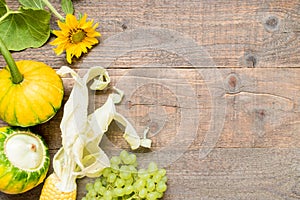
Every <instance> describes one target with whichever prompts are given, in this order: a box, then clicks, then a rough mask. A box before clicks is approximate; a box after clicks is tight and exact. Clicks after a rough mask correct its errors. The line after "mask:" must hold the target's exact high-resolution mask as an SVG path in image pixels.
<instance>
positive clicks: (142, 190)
mask: <svg viewBox="0 0 300 200" xmlns="http://www.w3.org/2000/svg"><path fill="white" fill-rule="evenodd" d="M147 194H148V191H147V190H146V188H142V189H141V190H140V191H139V197H141V198H146V196H147Z"/></svg>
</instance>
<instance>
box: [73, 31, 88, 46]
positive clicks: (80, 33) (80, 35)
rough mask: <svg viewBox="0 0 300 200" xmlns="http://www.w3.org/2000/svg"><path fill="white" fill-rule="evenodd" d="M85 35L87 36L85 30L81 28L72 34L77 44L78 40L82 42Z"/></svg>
mask: <svg viewBox="0 0 300 200" xmlns="http://www.w3.org/2000/svg"><path fill="white" fill-rule="evenodd" d="M85 37H86V34H85V32H84V31H83V30H81V29H79V30H76V32H75V33H73V34H72V36H71V41H72V42H73V43H75V44H76V43H78V42H81V41H82V40H83V39H84V38H85Z"/></svg>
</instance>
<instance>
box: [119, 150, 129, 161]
mask: <svg viewBox="0 0 300 200" xmlns="http://www.w3.org/2000/svg"><path fill="white" fill-rule="evenodd" d="M127 157H128V152H127V151H125V150H123V151H121V153H120V158H121V160H122V161H123V163H124V160H126V159H127Z"/></svg>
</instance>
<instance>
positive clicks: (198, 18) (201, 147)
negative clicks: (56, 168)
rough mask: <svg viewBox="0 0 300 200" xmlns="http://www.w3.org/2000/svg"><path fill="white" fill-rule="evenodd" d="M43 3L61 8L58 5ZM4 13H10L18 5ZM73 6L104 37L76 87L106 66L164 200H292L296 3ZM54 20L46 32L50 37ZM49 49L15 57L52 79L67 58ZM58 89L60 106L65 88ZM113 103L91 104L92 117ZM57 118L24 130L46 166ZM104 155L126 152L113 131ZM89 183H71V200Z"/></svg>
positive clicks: (299, 161) (14, 198)
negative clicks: (160, 173)
mask: <svg viewBox="0 0 300 200" xmlns="http://www.w3.org/2000/svg"><path fill="white" fill-rule="evenodd" d="M51 2H52V3H53V4H54V5H55V6H57V7H59V2H60V1H58V0H55V1H54V0H53V1H51ZM7 3H8V4H9V5H10V6H11V7H12V8H16V7H18V3H17V1H13V0H7ZM73 3H74V5H75V8H76V9H77V10H78V11H80V12H82V13H84V12H87V13H88V16H89V18H94V19H95V21H98V22H100V27H99V28H98V30H99V31H100V32H101V33H102V37H101V43H100V44H99V45H97V46H96V47H95V48H93V49H92V50H91V51H90V52H89V54H87V55H84V56H83V57H82V58H81V59H78V60H76V61H75V62H74V64H73V65H72V68H73V69H75V70H76V71H77V72H78V73H80V74H81V75H83V74H85V72H86V71H87V69H88V68H90V67H92V66H103V67H105V68H107V69H108V72H109V74H110V76H111V78H112V83H111V85H112V86H117V87H118V88H120V89H122V90H123V91H124V92H125V97H124V99H123V101H122V102H121V104H120V105H118V106H117V109H118V111H119V112H121V113H122V114H123V115H125V116H126V117H127V118H128V119H129V120H130V121H131V122H132V124H133V125H134V127H135V128H136V129H137V130H138V132H139V133H142V132H143V130H144V128H145V127H149V128H150V134H149V136H150V137H151V139H152V140H153V147H152V149H151V151H149V152H143V153H142V152H141V151H137V152H136V153H137V154H138V157H139V161H140V163H141V165H142V166H145V165H146V164H147V163H148V162H149V161H150V160H155V161H157V162H158V163H159V165H160V166H162V167H165V168H166V169H167V171H168V178H169V182H168V186H169V187H168V190H167V192H166V195H165V197H164V198H163V199H166V200H177V199H199V200H200V199H203V200H213V199H216V200H220V199H245V200H246V199H247V200H248V199H259V200H269V199H270V200H274V199H276V200H277V199H278V200H279V199H288V200H296V199H300V179H299V176H300V157H299V155H300V154H299V153H300V149H299V148H300V137H299V131H300V117H299V116H300V115H299V112H300V100H299V91H300V79H299V74H300V71H299V70H300V68H299V67H300V64H299V63H300V57H299V52H300V46H299V44H300V43H299V39H300V37H299V30H300V3H299V2H298V1H292V0H281V1H272V0H266V1H258V0H254V1H247V0H242V1H238V0H236V1H224V0H216V1H209V0H187V1H179V0H177V1H169V0H143V1H136V0H121V1H120V0H118V1H117V0H101V1H100V0H81V1H73ZM55 20H56V19H55V18H54V17H53V19H52V21H51V25H52V27H54V28H57V25H56V23H55ZM53 39H54V37H51V38H50V39H49V41H51V40H53ZM52 48H53V47H52V46H50V45H49V43H47V44H45V45H44V46H43V47H41V48H38V49H27V50H24V51H21V52H13V56H14V58H15V59H16V60H20V59H33V60H38V61H43V62H46V63H47V64H49V65H50V66H52V67H53V68H54V69H59V68H60V67H61V66H62V65H67V63H66V61H65V54H62V55H60V56H56V55H55V54H54V52H53V50H52ZM4 65H5V62H4V60H3V58H2V57H0V66H1V68H2V67H3V66H4ZM63 81H64V86H65V97H64V102H66V101H67V99H68V96H69V94H70V92H71V89H72V85H73V80H72V79H71V78H69V77H66V78H63ZM110 92H112V90H111V89H109V90H107V91H104V92H95V93H93V92H91V93H90V108H89V111H90V112H92V111H93V110H95V109H96V108H97V107H99V106H101V105H102V104H103V103H104V102H105V100H106V97H107V95H108V94H109V93H110ZM62 115H63V108H62V109H61V110H59V112H58V113H57V115H56V116H55V117H54V118H53V119H51V120H50V121H49V122H47V123H45V124H41V125H38V126H35V127H32V130H33V131H34V132H37V133H39V134H41V135H42V136H43V137H44V138H45V140H46V142H47V144H48V145H49V148H50V153H51V156H52V157H53V155H54V154H55V153H56V151H57V150H58V149H59V148H60V147H61V135H60V130H59V124H60V121H61V118H62ZM0 125H2V126H4V125H6V124H5V122H2V121H0ZM111 144H113V145H111ZM101 146H102V147H103V149H104V150H105V151H106V152H107V153H108V155H114V154H116V153H117V152H118V151H119V150H120V149H129V147H128V144H127V143H126V142H124V140H123V138H122V130H121V129H120V127H119V126H118V125H117V124H115V123H113V124H112V125H111V126H110V128H109V131H108V133H107V135H106V137H105V138H104V140H103V142H102V143H101ZM52 171H53V169H52V168H51V169H50V171H49V173H51V172H52ZM88 181H92V180H91V179H88V178H84V179H80V180H78V199H81V198H82V197H83V196H84V194H85V189H84V187H85V184H86V183H87V182H88ZM41 187H42V185H40V186H38V187H37V188H34V189H33V190H31V191H29V192H26V193H24V194H20V195H6V194H3V193H0V199H1V200H28V199H31V200H37V199H38V196H39V194H40V190H41Z"/></svg>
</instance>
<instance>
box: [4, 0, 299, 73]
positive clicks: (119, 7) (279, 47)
mask: <svg viewBox="0 0 300 200" xmlns="http://www.w3.org/2000/svg"><path fill="white" fill-rule="evenodd" d="M7 2H8V3H9V4H10V5H12V6H15V7H16V4H17V2H16V1H7ZM52 2H53V4H54V5H55V6H56V7H58V8H59V5H58V2H59V1H52ZM74 4H75V8H76V9H77V10H78V11H80V12H82V13H84V12H86V13H88V14H89V17H90V18H94V19H95V20H96V21H99V22H100V27H99V31H100V32H101V33H102V35H103V36H102V39H101V40H106V39H109V38H110V37H112V36H114V35H115V34H118V33H122V32H124V31H125V32H126V31H130V30H134V29H136V28H140V27H155V28H165V29H169V30H174V31H177V32H178V34H182V35H183V36H185V37H189V38H191V39H193V40H194V41H195V42H196V43H197V44H199V45H200V46H202V47H205V48H206V49H207V51H208V52H209V53H210V55H211V56H212V57H213V58H214V61H215V63H216V65H217V66H218V67H228V66H230V67H231V66H239V67H253V66H254V67H298V66H299V65H298V63H299V56H298V52H299V45H298V44H299V30H300V24H299V2H297V1H293V0H289V1H288V0H286V1H264V2H261V1H259V0H255V1H230V2H227V1H221V0H218V1H206V0H204V1H200V0H199V1H194V0H188V1H184V3H183V2H181V1H159V0H157V1H146V0H145V1H134V0H126V1H117V0H113V1H75V2H74ZM54 21H55V18H54V19H53V22H52V26H53V27H54V28H57V25H56V24H55V22H54ZM52 39H53V38H52ZM128 39H130V38H128ZM131 39H132V38H131ZM100 46H101V45H100ZM52 48H53V47H52V46H50V45H49V44H46V45H45V46H43V47H42V48H39V49H30V50H27V51H23V52H19V53H14V56H15V57H16V59H22V58H28V57H29V58H31V59H35V60H40V61H45V62H47V63H48V64H51V65H52V66H53V67H55V68H57V67H60V66H61V65H66V64H67V63H66V62H65V58H64V55H61V56H59V57H57V56H56V55H55V54H54V52H53V51H52ZM115 50H117V49H115ZM0 63H3V60H1V62H0ZM2 65H3V64H1V66H2ZM75 66H76V64H75Z"/></svg>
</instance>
